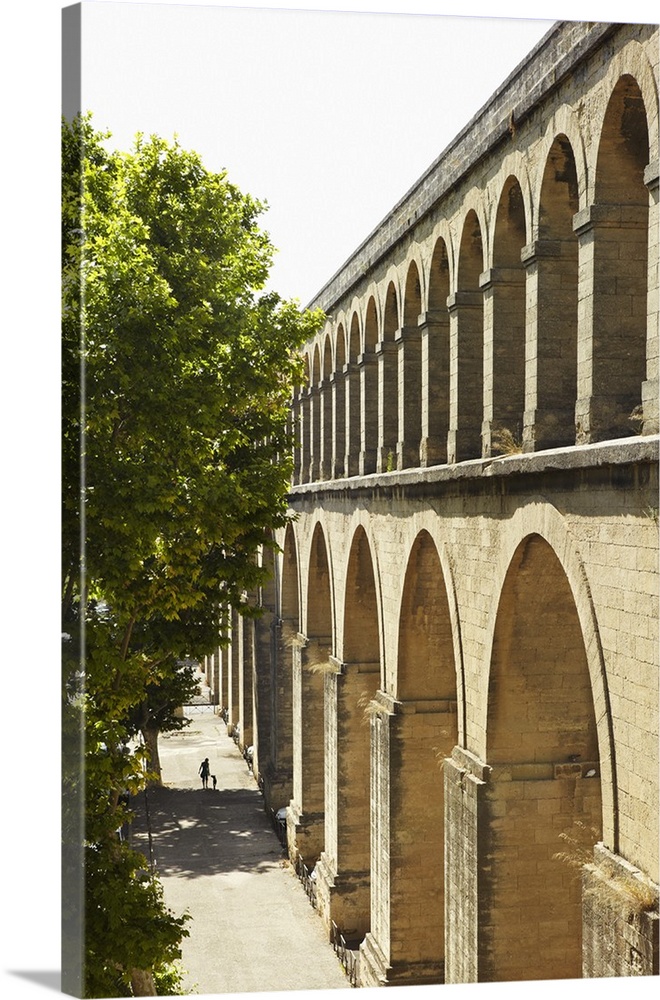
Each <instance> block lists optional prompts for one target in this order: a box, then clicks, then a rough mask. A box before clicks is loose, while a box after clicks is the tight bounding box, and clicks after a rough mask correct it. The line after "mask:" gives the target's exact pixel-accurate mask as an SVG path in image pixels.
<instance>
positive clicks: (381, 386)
mask: <svg viewBox="0 0 660 1000" xmlns="http://www.w3.org/2000/svg"><path fill="white" fill-rule="evenodd" d="M397 354H398V348H397V345H396V344H395V343H394V342H393V341H380V343H378V344H376V358H377V361H378V452H377V455H376V472H388V471H391V470H392V469H395V468H396V439H397V416H398V404H397V399H396V397H397V395H398V393H397V375H398V372H397Z"/></svg>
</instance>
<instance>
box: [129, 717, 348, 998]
mask: <svg viewBox="0 0 660 1000" xmlns="http://www.w3.org/2000/svg"><path fill="white" fill-rule="evenodd" d="M159 743H160V753H161V764H162V768H163V781H164V785H165V787H163V788H157V789H152V790H150V792H149V794H148V806H149V814H150V817H151V826H152V834H153V836H152V840H153V852H154V860H155V864H156V868H157V871H158V873H159V875H160V877H161V880H162V883H163V887H164V892H165V900H166V902H167V904H168V906H169V907H170V908H171V909H172V910H173V911H174V912H175V913H177V914H179V913H182V912H184V911H185V910H187V911H188V912H189V913H190V914H191V915H192V917H193V919H192V920H191V921H189V923H188V928H189V930H190V937H188V938H186V939H184V941H183V966H184V968H185V969H186V986H187V987H188V988H192V987H194V988H195V989H196V992H197V993H199V994H216V993H242V992H264V991H271V990H309V989H341V988H344V989H346V988H348V986H349V983H348V980H347V978H346V976H345V974H344V971H343V969H342V967H341V965H340V963H339V961H338V959H337V957H336V955H335V953H334V951H333V950H332V947H331V945H330V944H329V943H328V941H327V939H326V936H325V932H324V931H323V927H322V924H321V920H320V918H319V916H318V914H317V913H316V912H315V911H314V910H313V908H312V906H311V904H310V902H309V900H308V899H307V896H306V895H305V892H304V890H303V887H302V885H301V884H300V882H299V880H298V878H297V877H296V875H295V873H294V871H293V868H292V867H291V865H290V863H289V862H288V860H287V859H286V857H285V854H284V852H283V851H282V848H281V846H280V843H279V840H278V839H277V837H276V835H275V833H274V831H273V829H272V827H271V825H270V822H269V820H268V818H267V816H266V813H265V811H264V808H263V798H262V796H261V793H260V792H259V789H258V788H257V786H256V783H255V781H254V779H253V777H252V775H251V774H250V772H249V771H248V768H247V765H246V763H245V761H244V760H243V757H242V756H241V754H240V753H239V751H238V749H237V747H236V745H235V743H234V742H233V740H231V739H230V738H229V737H228V736H227V735H226V727H225V725H224V723H223V722H222V720H221V719H220V718H219V717H218V716H216V715H213V714H210V713H209V714H197V715H194V716H193V718H192V722H191V724H190V726H189V727H187V728H186V729H184V730H183V731H182V732H181V733H173V734H171V735H169V736H167V737H162V736H161V738H160V741H159ZM204 757H208V758H209V761H210V764H211V774H215V776H216V778H217V781H218V787H217V790H216V791H213V790H212V788H211V787H209V789H208V790H204V789H202V787H201V779H200V778H199V776H198V774H197V771H198V768H199V765H200V763H201V761H202V760H203V759H204ZM211 784H212V783H211V782H209V786H211ZM140 812H142V810H140ZM131 836H132V840H133V843H134V845H135V846H136V847H139V848H140V849H141V850H143V851H144V852H145V853H146V854H148V838H147V834H146V824H145V822H144V816H143V815H137V816H136V819H135V822H134V823H133V830H132V835H131Z"/></svg>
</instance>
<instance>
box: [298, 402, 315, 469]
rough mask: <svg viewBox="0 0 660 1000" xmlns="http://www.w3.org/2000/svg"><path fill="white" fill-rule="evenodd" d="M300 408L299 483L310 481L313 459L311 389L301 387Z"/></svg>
mask: <svg viewBox="0 0 660 1000" xmlns="http://www.w3.org/2000/svg"><path fill="white" fill-rule="evenodd" d="M299 408H300V478H299V479H298V482H299V483H307V482H309V466H310V462H311V460H312V428H311V420H312V393H311V389H301V390H300V395H299Z"/></svg>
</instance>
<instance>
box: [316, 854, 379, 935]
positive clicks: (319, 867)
mask: <svg viewBox="0 0 660 1000" xmlns="http://www.w3.org/2000/svg"><path fill="white" fill-rule="evenodd" d="M369 895H370V873H369V872H359V871H358V872H355V871H354V872H344V873H342V874H341V875H338V874H337V872H336V870H335V866H334V864H333V863H332V861H331V859H330V858H328V856H327V855H326V854H325V852H324V853H323V854H322V855H321V857H320V858H319V860H318V862H317V864H316V908H317V910H318V912H319V914H320V915H321V919H322V920H323V925H324V927H325V929H326V930H327V932H328V934H329V935H330V929H331V924H332V923H334V924H335V926H336V928H337V929H338V930H339V931H340V932H341V934H342V935H343V937H344V938H345V940H346V941H347V942H348V944H349V946H350V947H352V948H357V947H358V946H359V944H360V943H361V942H362V941H363V940H364V937H365V935H366V934H367V932H368V930H369Z"/></svg>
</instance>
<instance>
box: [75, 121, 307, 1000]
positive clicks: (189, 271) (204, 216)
mask: <svg viewBox="0 0 660 1000" xmlns="http://www.w3.org/2000/svg"><path fill="white" fill-rule="evenodd" d="M107 138H109V137H108V136H107V135H103V134H100V133H98V132H97V131H95V129H94V127H93V126H92V123H91V119H90V117H89V116H87V117H81V118H78V119H76V120H75V121H73V122H71V123H67V122H64V123H63V150H62V164H63V197H62V206H63V213H62V217H63V230H62V260H63V281H62V287H63V363H62V380H63V427H62V454H63V514H62V567H63V581H62V594H63V631H64V633H65V635H66V637H67V638H66V641H65V644H64V651H65V652H64V663H65V670H64V678H65V713H64V716H65V733H64V740H65V744H64V745H65V768H64V773H65V790H66V794H65V798H66V797H67V795H68V800H67V803H66V808H65V821H66V822H65V862H64V864H65V873H66V870H67V865H69V868H71V866H73V868H75V866H76V857H75V839H76V837H77V836H78V834H79V833H80V831H81V829H82V833H83V838H84V844H85V873H86V874H85V879H84V885H83V886H82V887H79V892H78V896H76V893H73V894H72V899H73V902H72V903H71V910H72V911H75V909H76V899H78V897H79V898H80V902H79V910H80V908H82V909H83V910H84V912H85V914H86V919H87V923H86V930H85V955H84V959H83V965H84V967H85V982H84V989H85V995H87V996H92V995H107V990H108V987H109V983H110V982H113V983H114V984H115V986H114V988H115V990H116V989H117V983H119V981H121V983H123V984H124V988H125V989H126V990H128V991H132V993H133V995H146V994H145V991H148V990H149V989H153V988H154V987H153V983H154V974H155V976H156V979H157V978H158V975H159V974H160V973H161V972H162V970H163V969H164V968H165V967H166V966H168V965H169V963H171V960H172V959H173V958H175V957H176V954H177V948H178V943H180V940H181V935H182V934H184V933H186V929H185V926H184V923H185V920H184V918H177V917H175V916H174V915H173V914H171V913H170V912H169V911H168V910H167V909H166V908H165V907H164V904H163V902H162V897H161V895H160V894H159V891H158V884H157V880H155V878H154V877H153V876H152V874H150V873H149V872H148V871H147V869H146V865H145V862H144V859H140V858H139V857H138V858H137V859H136V858H135V857H134V856H133V854H134V852H133V853H131V852H129V850H128V848H127V847H126V845H125V844H122V843H121V842H119V841H118V839H117V835H116V831H117V829H118V827H120V826H121V824H122V822H124V821H125V820H126V819H127V816H126V809H125V806H124V805H123V793H124V792H125V791H129V792H135V791H137V790H139V789H140V788H142V787H143V785H144V781H145V774H146V766H147V764H148V760H146V758H145V751H144V748H140V747H139V746H136V744H135V741H133V740H132V739H131V737H132V736H133V735H134V732H135V724H136V718H138V717H139V714H140V712H141V711H142V710H143V707H144V705H145V703H146V702H148V701H149V699H150V698H151V699H152V704H153V703H155V702H154V698H155V692H156V691H157V690H158V689H159V688H160V689H161V690H162V691H166V689H167V687H168V685H171V684H172V683H173V681H174V680H175V675H176V670H177V667H176V663H177V660H179V659H181V658H182V657H183V656H185V655H186V654H191V655H193V656H197V657H199V656H203V655H206V654H207V653H209V652H210V651H211V650H212V649H213V648H214V647H217V645H218V644H219V643H222V642H223V640H224V638H225V636H226V630H227V608H228V607H230V606H233V607H238V608H240V609H241V610H242V611H243V612H244V613H246V614H249V613H253V609H250V608H249V606H248V605H247V604H245V602H244V594H245V593H246V592H249V591H253V590H254V589H255V588H256V587H257V586H258V585H259V584H260V583H261V582H262V580H263V575H264V571H263V570H262V569H261V568H260V567H259V564H258V560H257V558H256V555H257V552H258V550H259V548H260V547H262V546H272V545H273V541H272V539H273V533H274V531H275V530H276V529H277V528H279V527H281V526H282V525H284V524H285V523H286V519H287V504H286V495H287V491H288V485H289V482H290V476H291V458H290V455H291V444H292V440H291V436H290V433H289V431H288V429H287V415H288V403H289V399H290V395H291V391H292V387H293V385H294V384H296V383H297V382H298V381H299V379H300V376H301V370H300V365H301V362H300V358H299V348H300V347H301V345H302V344H303V343H304V342H305V341H306V340H307V339H308V338H309V337H310V336H312V335H313V334H314V333H315V332H316V330H317V329H318V327H319V324H320V322H321V319H322V317H321V314H320V313H319V312H313V313H312V312H309V311H301V310H300V308H299V306H298V304H297V303H296V302H285V301H282V300H281V299H280V297H279V296H278V295H276V294H274V293H266V292H264V290H263V289H264V286H265V282H266V279H267V276H268V272H269V269H270V266H271V264H272V257H273V247H272V245H271V243H270V240H269V237H268V235H267V234H266V233H265V232H264V231H262V230H261V229H260V228H259V225H258V219H259V216H260V215H261V214H262V212H263V210H264V207H265V206H264V205H263V204H262V203H260V202H259V201H257V200H255V199H254V198H252V197H250V196H249V195H245V194H242V193H241V192H240V191H239V190H238V188H236V187H235V186H234V185H233V184H231V183H230V182H229V181H228V179H227V177H226V175H225V174H224V173H211V172H209V171H208V170H206V169H205V167H204V166H203V164H202V162H201V160H200V158H199V156H198V155H197V154H196V153H194V152H189V151H186V150H184V149H182V148H181V147H180V146H179V145H178V143H177V142H176V141H175V142H173V143H168V142H166V141H164V140H163V139H161V138H159V137H157V136H151V137H150V138H148V139H146V138H145V137H144V136H142V135H138V136H137V137H136V140H135V144H134V148H133V149H132V150H131V151H130V152H128V153H119V152H111V151H109V150H108V149H106V146H105V140H106V139H107ZM81 744H82V745H83V746H84V766H85V772H84V780H83V776H81V774H80V773H79V772H77V771H76V758H77V748H78V747H79V746H80V745H81ZM78 756H79V755H78ZM81 817H82V818H81ZM67 838H68V850H67ZM70 874H72V885H73V884H74V883H75V877H73V873H72V872H70ZM110 882H112V883H113V884H114V885H115V889H114V890H113V895H112V900H114V902H113V903H112V905H110V897H109V896H108V893H107V891H106V889H105V888H104V887H105V886H107V885H108V884H109V883H110ZM119 887H121V891H120V888H119ZM83 900H84V902H83ZM76 919H77V920H78V925H79V923H80V919H81V914H80V912H78V914H77V917H76V914H75V913H73V915H72V918H71V927H72V928H73V929H74V930H75V927H76V926H78V925H77V924H76ZM108 921H110V923H108ZM74 936H75V935H74ZM98 990H106V993H105V994H103V993H101V994H99V993H98ZM95 991H96V992H95ZM118 995H119V994H118ZM125 995H131V993H130V992H128V993H126V994H125Z"/></svg>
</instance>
